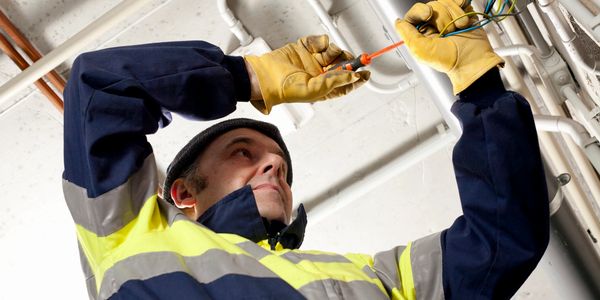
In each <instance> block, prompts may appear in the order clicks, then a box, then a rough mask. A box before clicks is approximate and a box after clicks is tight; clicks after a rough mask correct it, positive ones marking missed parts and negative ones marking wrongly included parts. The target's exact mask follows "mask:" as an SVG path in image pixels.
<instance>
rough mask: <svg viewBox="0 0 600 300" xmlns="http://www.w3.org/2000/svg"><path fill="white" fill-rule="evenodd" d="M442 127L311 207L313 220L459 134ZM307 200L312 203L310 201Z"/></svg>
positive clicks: (310, 215)
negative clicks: (451, 132) (438, 131)
mask: <svg viewBox="0 0 600 300" xmlns="http://www.w3.org/2000/svg"><path fill="white" fill-rule="evenodd" d="M438 128H444V129H443V130H442V131H441V132H440V133H438V134H435V135H434V136H432V137H430V138H428V139H426V140H424V141H422V142H421V143H419V144H418V145H416V146H414V147H413V148H411V149H410V150H408V151H406V152H404V153H402V154H401V155H399V156H397V157H395V158H393V159H392V160H390V161H389V162H386V163H385V164H383V166H382V167H381V168H379V169H377V170H374V171H373V172H370V173H369V174H368V175H367V176H365V177H364V178H362V179H360V180H358V181H356V182H353V183H352V184H351V185H349V186H346V187H345V188H343V189H342V190H341V191H340V192H339V193H338V194H337V195H335V196H334V197H332V198H330V199H327V200H326V201H323V202H321V203H319V204H317V205H316V206H314V207H312V208H311V209H309V210H308V217H309V219H310V221H311V222H313V224H317V223H318V222H320V221H321V220H323V219H325V218H327V217H328V216H329V215H331V214H333V213H335V212H336V211H338V210H339V209H341V208H343V207H345V206H347V205H348V204H350V203H352V202H353V201H355V200H357V199H359V198H361V197H362V196H364V195H365V194H367V193H368V192H369V191H371V190H373V189H375V188H376V187H378V186H380V185H382V184H384V183H386V182H387V181H389V180H390V179H392V178H394V177H396V176H397V175H398V174H400V173H402V172H403V171H404V170H406V169H408V168H410V167H411V166H413V165H414V164H416V163H419V162H421V161H423V160H424V159H425V158H427V157H429V156H430V155H432V154H434V153H436V152H437V151H439V150H441V149H443V148H444V147H446V146H447V145H448V144H450V143H451V142H454V141H455V140H456V137H455V136H454V135H453V134H450V133H449V132H448V131H447V130H446V129H445V127H444V126H443V125H442V124H440V125H438ZM306 203H310V201H307V202H306Z"/></svg>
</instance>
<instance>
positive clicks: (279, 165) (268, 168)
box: [260, 153, 285, 177]
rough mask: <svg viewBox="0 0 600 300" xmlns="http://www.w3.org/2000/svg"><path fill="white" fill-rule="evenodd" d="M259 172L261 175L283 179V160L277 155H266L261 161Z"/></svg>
mask: <svg viewBox="0 0 600 300" xmlns="http://www.w3.org/2000/svg"><path fill="white" fill-rule="evenodd" d="M260 172H261V174H271V175H274V176H276V177H280V176H281V177H285V174H284V173H285V160H284V159H283V157H281V156H279V155H277V154H273V153H268V154H266V155H265V157H264V159H263V162H262V165H261V168H260Z"/></svg>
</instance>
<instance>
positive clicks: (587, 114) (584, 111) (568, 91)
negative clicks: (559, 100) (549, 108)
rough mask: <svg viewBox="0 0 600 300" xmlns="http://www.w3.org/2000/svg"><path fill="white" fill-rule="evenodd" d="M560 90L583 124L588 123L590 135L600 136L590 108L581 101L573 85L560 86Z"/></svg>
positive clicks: (599, 130)
mask: <svg viewBox="0 0 600 300" xmlns="http://www.w3.org/2000/svg"><path fill="white" fill-rule="evenodd" d="M561 92H562V94H563V95H564V96H565V97H566V98H567V100H568V101H569V102H570V103H571V104H572V105H573V107H574V108H575V110H576V111H577V112H578V113H579V115H580V117H581V118H582V120H583V122H584V124H586V125H588V128H589V129H590V132H591V133H592V135H593V136H595V137H596V138H598V137H600V126H599V125H598V123H597V121H596V120H594V119H593V117H592V116H591V114H592V112H591V110H590V109H589V108H588V107H587V105H585V103H583V100H582V99H581V98H580V97H579V96H578V95H577V93H576V92H575V91H574V90H573V87H572V86H570V85H567V86H564V87H562V88H561Z"/></svg>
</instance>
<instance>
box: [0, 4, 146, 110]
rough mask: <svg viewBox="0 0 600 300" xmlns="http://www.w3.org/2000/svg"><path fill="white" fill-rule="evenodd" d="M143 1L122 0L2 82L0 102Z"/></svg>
mask: <svg viewBox="0 0 600 300" xmlns="http://www.w3.org/2000/svg"><path fill="white" fill-rule="evenodd" d="M147 3H148V2H147V1H145V0H123V1H122V2H121V3H119V4H118V5H116V6H115V7H113V8H112V9H111V10H110V11H108V12H107V13H105V14H104V15H102V16H101V17H100V18H98V19H97V20H95V21H94V22H92V23H91V24H90V25H88V26H86V27H85V28H84V29H83V30H81V31H79V32H78V33H76V34H75V35H74V36H73V37H71V38H70V39H68V40H67V41H65V42H64V43H63V44H62V45H60V46H58V47H57V48H56V49H54V50H53V51H52V52H50V53H48V54H47V55H45V56H43V57H42V58H41V59H40V60H38V61H37V62H35V63H34V64H32V65H31V66H30V67H29V68H27V69H25V70H24V71H23V72H21V73H19V74H18V75H17V76H15V77H14V78H12V79H11V80H9V81H8V82H7V83H5V84H4V85H2V86H1V87H0V102H4V101H7V100H8V99H9V98H10V97H12V96H14V95H15V94H16V93H18V92H19V91H20V90H22V89H24V88H26V87H27V86H29V85H30V84H32V83H33V82H35V81H36V80H38V79H39V78H41V77H42V76H44V74H46V73H48V72H50V70H52V69H54V68H56V67H57V66H58V65H60V64H61V63H62V62H64V61H65V60H67V59H68V58H69V57H71V56H73V55H75V54H77V53H78V52H80V51H81V50H82V49H83V48H84V47H85V46H87V45H88V44H90V43H91V42H93V41H94V40H96V39H97V38H98V37H100V36H101V35H102V34H104V33H106V32H107V31H108V30H110V29H111V28H112V27H113V26H114V25H116V24H117V23H119V22H120V21H122V20H124V19H126V18H127V17H129V16H130V15H131V14H133V13H134V12H136V11H138V10H139V9H140V8H142V7H143V6H144V5H145V4H147Z"/></svg>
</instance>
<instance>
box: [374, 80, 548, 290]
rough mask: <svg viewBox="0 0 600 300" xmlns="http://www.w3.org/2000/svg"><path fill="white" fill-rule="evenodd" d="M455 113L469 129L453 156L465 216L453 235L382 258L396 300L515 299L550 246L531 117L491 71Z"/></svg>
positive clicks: (438, 235)
mask: <svg viewBox="0 0 600 300" xmlns="http://www.w3.org/2000/svg"><path fill="white" fill-rule="evenodd" d="M452 112H453V113H454V114H455V115H456V116H457V117H458V119H459V120H460V122H461V125H462V128H463V134H462V136H461V137H460V139H459V140H458V142H457V144H456V145H455V147H454V152H453V164H454V169H455V175H456V181H457V184H458V191H459V195H460V200H461V206H462V210H463V215H462V216H460V217H459V218H457V219H456V220H455V222H454V223H453V224H452V225H451V226H450V228H448V229H447V230H444V231H442V232H440V233H436V234H433V235H431V236H428V237H425V238H422V239H419V240H415V241H413V242H412V243H409V245H407V247H397V248H394V249H392V250H390V251H387V252H382V253H379V254H377V255H376V256H375V261H374V264H375V268H376V269H378V270H380V272H381V273H384V274H386V275H385V276H387V277H388V278H392V279H391V280H388V281H389V282H390V284H387V285H386V286H389V288H388V289H389V291H390V292H393V290H394V288H395V289H396V293H400V294H402V295H403V296H404V297H406V298H408V299H509V298H510V297H511V296H512V295H513V294H514V293H515V292H516V291H517V289H518V288H519V287H520V286H521V285H522V284H523V282H524V281H525V280H526V279H527V277H528V276H529V274H530V273H531V272H532V271H533V269H534V268H535V266H536V265H537V263H538V261H539V260H540V259H541V257H542V255H543V253H544V251H545V249H546V246H547V244H548V238H549V215H548V196H547V190H546V182H545V176H544V170H543V166H542V160H541V156H540V151H539V145H538V139H537V134H536V129H535V124H534V121H533V116H532V114H531V109H530V107H529V104H528V103H527V101H526V100H525V99H524V98H523V97H521V96H520V95H518V94H516V93H513V92H508V91H506V90H505V89H504V87H503V86H502V81H501V79H500V75H499V72H498V71H497V70H492V71H490V72H488V73H487V74H486V75H484V76H483V77H482V78H480V79H479V80H478V81H477V82H476V83H474V84H473V85H472V86H471V87H469V88H468V89H467V90H466V91H464V92H463V93H461V95H460V100H458V101H457V102H456V103H455V104H454V105H453V107H452ZM394 260H395V261H394ZM390 264H391V265H392V266H394V264H395V266H396V267H395V268H394V267H390ZM389 274H391V275H389ZM380 277H382V276H380ZM384 284H385V282H384ZM394 285H395V286H394Z"/></svg>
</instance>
